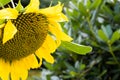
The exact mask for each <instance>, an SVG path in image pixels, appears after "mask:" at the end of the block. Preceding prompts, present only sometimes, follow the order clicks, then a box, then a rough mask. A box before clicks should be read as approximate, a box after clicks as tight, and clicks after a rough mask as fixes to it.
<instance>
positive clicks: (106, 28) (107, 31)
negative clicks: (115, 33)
mask: <svg viewBox="0 0 120 80" xmlns="http://www.w3.org/2000/svg"><path fill="white" fill-rule="evenodd" d="M102 30H103V31H104V33H105V35H106V37H107V38H108V39H110V37H111V35H112V29H111V26H110V25H107V26H106V27H104V26H102Z"/></svg>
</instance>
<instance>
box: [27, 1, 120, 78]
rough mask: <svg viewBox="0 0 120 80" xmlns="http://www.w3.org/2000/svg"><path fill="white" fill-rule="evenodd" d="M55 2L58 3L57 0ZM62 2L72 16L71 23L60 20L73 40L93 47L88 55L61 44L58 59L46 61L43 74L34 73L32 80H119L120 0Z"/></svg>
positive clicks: (47, 3)
mask: <svg viewBox="0 0 120 80" xmlns="http://www.w3.org/2000/svg"><path fill="white" fill-rule="evenodd" d="M52 1H53V2H52V5H55V4H57V1H58V0H52ZM60 1H61V2H63V3H64V10H63V12H64V13H65V14H66V15H67V17H68V18H69V22H68V23H61V25H62V27H63V29H64V31H65V32H66V33H67V34H69V35H70V36H72V38H73V39H74V41H73V42H75V43H78V44H82V45H89V46H92V48H93V50H92V52H90V53H88V54H87V55H79V54H75V53H74V52H72V51H70V50H67V49H64V48H63V47H59V49H57V51H56V52H55V54H53V56H54V57H55V59H56V62H55V63H54V64H53V65H52V64H49V63H47V62H43V66H42V67H41V68H40V74H41V76H40V75H38V76H35V75H32V76H31V77H32V78H33V80H40V79H41V80H45V79H46V80H119V78H120V40H119V38H120V2H119V1H117V0H116V1H115V0H114V2H112V1H110V0H60ZM50 3H51V1H50V0H41V7H46V6H49V4H50ZM30 72H31V71H30ZM30 74H31V73H30ZM43 74H45V75H43ZM31 77H30V79H31ZM28 80H29V79H28ZM31 80H32V79H31Z"/></svg>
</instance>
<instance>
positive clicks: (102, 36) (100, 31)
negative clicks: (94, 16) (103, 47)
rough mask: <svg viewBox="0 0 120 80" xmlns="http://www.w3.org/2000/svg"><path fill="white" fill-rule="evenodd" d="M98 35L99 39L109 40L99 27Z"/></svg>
mask: <svg viewBox="0 0 120 80" xmlns="http://www.w3.org/2000/svg"><path fill="white" fill-rule="evenodd" d="M98 36H99V37H100V38H101V40H103V41H105V42H106V41H108V40H109V39H108V37H107V36H106V35H105V33H104V32H103V31H102V30H101V29H100V30H98Z"/></svg>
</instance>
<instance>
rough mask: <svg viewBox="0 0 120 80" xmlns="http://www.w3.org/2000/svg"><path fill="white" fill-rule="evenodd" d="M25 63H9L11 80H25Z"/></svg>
mask: <svg viewBox="0 0 120 80" xmlns="http://www.w3.org/2000/svg"><path fill="white" fill-rule="evenodd" d="M24 64H25V63H22V62H20V61H17V60H16V61H13V62H12V63H11V79H12V80H20V79H21V80H26V78H27V76H28V69H27V68H26V66H25V65H24ZM26 64H27V61H26Z"/></svg>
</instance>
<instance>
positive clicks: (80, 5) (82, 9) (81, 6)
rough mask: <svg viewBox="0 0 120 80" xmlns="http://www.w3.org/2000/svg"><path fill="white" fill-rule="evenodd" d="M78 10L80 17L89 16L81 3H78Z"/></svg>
mask: <svg viewBox="0 0 120 80" xmlns="http://www.w3.org/2000/svg"><path fill="white" fill-rule="evenodd" d="M79 10H80V12H81V14H82V15H84V16H88V15H89V14H88V12H87V9H86V7H85V6H84V4H83V3H82V2H80V3H79Z"/></svg>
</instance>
